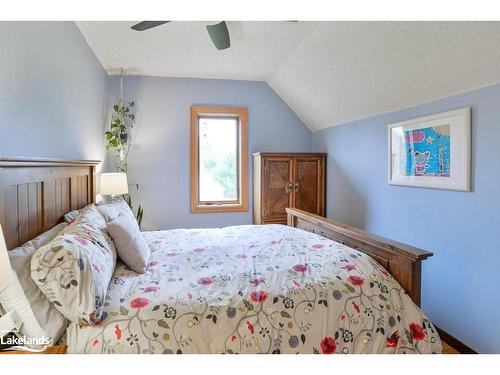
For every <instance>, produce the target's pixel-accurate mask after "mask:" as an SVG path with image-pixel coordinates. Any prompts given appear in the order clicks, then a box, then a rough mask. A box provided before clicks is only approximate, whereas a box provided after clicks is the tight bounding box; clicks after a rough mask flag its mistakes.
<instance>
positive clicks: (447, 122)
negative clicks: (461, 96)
mask: <svg viewBox="0 0 500 375" xmlns="http://www.w3.org/2000/svg"><path fill="white" fill-rule="evenodd" d="M388 130H389V132H388V133H389V143H388V145H389V147H388V148H389V184H391V185H403V186H415V187H424V188H431V189H448V190H461V191H470V107H465V108H460V109H457V110H454V111H449V112H443V113H438V114H435V115H431V116H426V117H420V118H416V119H413V120H407V121H401V122H397V123H394V124H390V125H389V129H388Z"/></svg>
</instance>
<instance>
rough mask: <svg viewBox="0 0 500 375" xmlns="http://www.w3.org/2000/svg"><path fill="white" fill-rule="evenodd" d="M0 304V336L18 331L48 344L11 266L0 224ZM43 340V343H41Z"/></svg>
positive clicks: (43, 344) (42, 344)
mask: <svg viewBox="0 0 500 375" xmlns="http://www.w3.org/2000/svg"><path fill="white" fill-rule="evenodd" d="M0 306H1V307H2V309H3V311H4V312H5V313H4V314H3V315H2V316H1V317H0V338H1V337H3V336H5V335H6V334H8V333H10V332H19V333H21V334H23V335H25V336H27V337H30V338H34V339H35V340H33V341H37V342H40V345H34V346H46V345H47V344H48V342H47V341H45V340H46V339H48V337H47V335H46V334H45V332H44V331H43V329H42V328H41V327H40V324H38V321H37V320H36V318H35V315H33V311H32V310H31V306H30V304H29V302H28V300H27V299H26V296H25V295H24V291H23V288H22V287H21V285H20V284H19V280H18V279H17V276H16V274H15V273H14V271H13V270H12V268H11V265H10V260H9V255H8V253H7V245H6V244H5V238H4V236H3V230H2V226H1V225H0ZM42 342H43V343H42Z"/></svg>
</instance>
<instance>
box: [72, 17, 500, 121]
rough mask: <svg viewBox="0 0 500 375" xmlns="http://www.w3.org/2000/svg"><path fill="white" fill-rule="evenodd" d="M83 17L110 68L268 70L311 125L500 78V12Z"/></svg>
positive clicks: (167, 72) (254, 75)
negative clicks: (494, 18) (226, 41)
mask: <svg viewBox="0 0 500 375" xmlns="http://www.w3.org/2000/svg"><path fill="white" fill-rule="evenodd" d="M134 23H135V22H78V23H77V24H78V26H79V28H80V30H81V31H82V33H83V35H84V36H85V38H86V39H87V41H88V43H89V44H90V46H91V47H92V49H93V50H94V52H95V53H96V55H97V57H98V59H99V60H100V61H101V63H102V64H103V66H104V67H105V69H106V70H107V71H108V72H110V73H116V72H117V71H119V69H120V68H122V67H123V68H124V70H125V72H126V73H127V74H134V75H155V76H168V77H197V78H224V79H246V80H264V81H267V82H268V83H269V84H270V85H271V87H272V88H273V89H274V90H275V91H276V92H277V93H278V94H279V95H280V96H281V97H282V98H283V100H284V101H285V102H287V104H288V105H289V106H290V107H291V108H292V109H293V110H294V111H295V112H296V113H297V115H298V116H299V117H300V118H301V119H302V120H303V121H304V122H305V124H306V125H307V126H309V128H310V129H312V130H318V129H322V128H325V127H329V126H334V125H339V124H342V123H345V122H349V121H353V120H356V119H360V118H364V117H368V116H372V115H376V114H379V113H384V112H388V111H393V110H397V109H401V108H405V107H409V106H413V105H416V104H420V103H423V102H427V101H431V100H434V99H437V98H441V97H445V96H448V95H451V94H455V93H459V92H463V91H467V90H471V89H474V88H478V87H482V86H487V85H490V84H494V83H498V82H500V22H228V23H227V24H228V29H229V32H230V35H231V48H229V49H227V50H223V51H217V50H216V49H215V47H214V46H213V44H212V42H211V41H210V39H209V36H208V34H207V32H206V29H205V25H206V23H203V22H172V23H168V24H166V25H163V26H159V27H157V28H155V29H152V30H149V31H144V32H135V31H133V30H131V29H130V26H131V25H132V24H134Z"/></svg>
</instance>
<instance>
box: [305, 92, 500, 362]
mask: <svg viewBox="0 0 500 375" xmlns="http://www.w3.org/2000/svg"><path fill="white" fill-rule="evenodd" d="M463 106H471V108H472V192H470V193H468V192H455V191H445V190H431V189H421V188H413V187H398V186H391V185H389V184H388V183H387V125H388V124H389V123H392V122H396V121H402V120H406V119H411V118H414V117H419V116H424V115H429V114H433V113H437V112H442V111H448V110H452V109H456V108H460V107H463ZM498 139H500V85H496V86H491V87H487V88H483V89H480V90H476V91H472V92H468V93H465V94H461V95H457V96H452V97H448V98H446V99H442V100H438V101H435V102H432V103H428V104H424V105H420V106H417V107H414V108H410V109H405V110H402V111H398V112H393V113H388V114H384V115H380V116H376V117H372V118H368V119H364V120H360V121H355V122H352V123H349V124H344V125H341V126H338V127H333V128H329V129H325V130H322V131H319V132H316V133H313V149H315V150H317V151H326V152H328V192H327V201H328V217H331V218H337V219H339V220H341V221H344V222H346V223H349V224H353V225H356V226H359V227H362V228H365V229H367V230H368V231H371V232H374V233H377V234H380V235H383V236H387V237H390V238H393V239H396V240H399V241H403V242H406V243H408V244H412V245H415V246H418V247H421V248H424V249H427V250H431V251H433V252H434V256H433V257H432V258H430V259H428V260H427V261H425V262H424V266H423V294H422V302H423V310H424V311H425V312H426V313H427V314H428V315H429V317H430V318H431V319H432V320H433V321H434V322H435V323H436V325H438V326H439V327H441V328H442V329H444V330H445V331H447V332H448V333H450V334H452V335H453V336H455V337H456V338H458V339H459V340H461V341H462V342H464V343H465V344H467V345H469V346H471V347H472V348H474V349H475V350H477V351H479V352H481V353H493V352H495V353H500V292H499V290H500V289H499V286H500V244H499V240H498V233H499V232H500V198H499V196H500V195H499V193H500V147H499V146H498Z"/></svg>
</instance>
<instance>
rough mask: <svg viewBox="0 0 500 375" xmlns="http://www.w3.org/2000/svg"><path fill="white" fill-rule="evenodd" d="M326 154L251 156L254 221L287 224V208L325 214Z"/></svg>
mask: <svg viewBox="0 0 500 375" xmlns="http://www.w3.org/2000/svg"><path fill="white" fill-rule="evenodd" d="M325 164H326V154H324V153H276V152H258V153H255V154H254V155H253V222H254V224H286V219H287V217H286V211H285V208H287V207H295V208H300V209H301V210H304V211H308V212H312V213H314V214H317V215H320V216H325V182H326V169H325Z"/></svg>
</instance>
